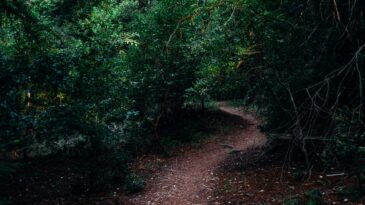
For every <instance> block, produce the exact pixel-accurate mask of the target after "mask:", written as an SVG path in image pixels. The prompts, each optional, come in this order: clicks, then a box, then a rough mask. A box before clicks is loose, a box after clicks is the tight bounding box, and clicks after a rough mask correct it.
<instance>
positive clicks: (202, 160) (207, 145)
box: [128, 102, 266, 205]
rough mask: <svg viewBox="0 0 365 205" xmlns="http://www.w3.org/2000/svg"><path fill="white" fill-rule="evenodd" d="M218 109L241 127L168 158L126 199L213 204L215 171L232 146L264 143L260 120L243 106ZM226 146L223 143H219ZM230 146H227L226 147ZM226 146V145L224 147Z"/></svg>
mask: <svg viewBox="0 0 365 205" xmlns="http://www.w3.org/2000/svg"><path fill="white" fill-rule="evenodd" d="M219 109H220V110H221V111H223V112H225V113H227V114H230V115H235V116H236V118H237V122H235V123H239V124H240V125H241V126H240V127H241V128H239V127H238V128H237V130H234V132H231V134H228V135H220V136H216V137H213V138H212V139H209V140H207V141H206V142H203V145H202V147H201V148H196V149H194V150H191V151H189V152H184V153H182V154H181V155H179V156H176V157H173V158H172V159H169V160H168V161H167V162H166V164H165V166H164V167H163V168H162V170H160V171H158V172H157V173H154V174H153V176H152V177H151V178H150V179H148V180H147V186H146V188H145V191H143V192H141V193H140V194H138V195H135V196H132V197H131V198H129V199H128V204H133V205H144V204H146V205H147V204H150V205H157V204H164V205H165V204H166V205H193V204H195V205H197V204H201V205H203V204H212V203H209V201H210V193H211V191H212V189H213V188H214V182H215V181H216V180H217V177H216V176H215V174H214V173H215V171H216V169H217V168H218V167H219V165H220V163H222V162H223V161H224V160H225V159H226V158H227V157H228V156H229V152H230V150H231V147H230V146H232V147H233V149H235V150H242V151H244V150H247V149H250V148H255V147H260V146H263V145H264V144H265V143H266V137H265V135H264V134H262V133H261V132H260V131H259V130H258V128H257V125H258V124H259V123H260V122H259V120H258V119H257V118H256V117H255V116H254V115H252V114H250V113H246V112H244V111H243V110H244V109H243V108H233V107H231V106H228V105H227V104H226V103H224V102H221V103H219ZM222 145H226V146H222ZM228 145H229V146H228ZM227 147H228V148H227Z"/></svg>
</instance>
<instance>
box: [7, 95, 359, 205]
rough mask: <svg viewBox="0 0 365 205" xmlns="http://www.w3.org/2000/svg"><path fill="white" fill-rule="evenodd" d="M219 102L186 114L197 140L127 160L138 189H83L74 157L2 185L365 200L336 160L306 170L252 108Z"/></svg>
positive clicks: (354, 204)
mask: <svg viewBox="0 0 365 205" xmlns="http://www.w3.org/2000/svg"><path fill="white" fill-rule="evenodd" d="M218 109H219V110H218V111H217V110H214V111H212V112H207V113H205V114H204V115H202V116H200V117H202V118H203V119H204V120H202V121H197V120H196V119H195V120H192V121H191V122H193V124H196V122H199V123H198V124H197V125H198V126H201V129H198V133H200V134H199V135H197V138H198V141H191V140H190V139H191V138H188V139H189V140H190V141H189V140H187V141H186V143H185V144H181V143H180V144H179V143H177V144H175V145H174V146H173V145H171V146H170V147H167V148H168V149H169V150H168V154H169V156H163V155H161V154H154V152H153V153H145V154H144V155H142V156H139V157H138V158H137V159H136V160H135V161H134V162H133V163H132V164H130V165H129V166H130V167H129V168H130V170H131V171H132V172H133V173H135V174H136V175H137V176H142V177H143V178H144V179H145V187H144V188H143V189H142V190H141V192H139V193H135V194H132V195H126V193H125V191H124V190H123V186H124V185H123V184H120V183H118V182H116V183H115V184H113V185H112V186H111V188H109V189H107V190H108V191H105V190H103V189H102V188H101V189H100V191H97V190H96V191H94V192H83V191H82V190H84V188H83V186H84V185H85V184H86V185H87V184H88V183H89V181H88V179H87V178H85V177H84V175H81V174H80V172H82V173H83V170H81V171H80V170H79V168H78V167H79V166H78V164H77V163H76V162H74V161H72V160H64V161H57V160H56V161H55V160H49V161H47V163H44V162H43V161H42V162H40V163H37V162H33V163H32V164H33V165H31V166H29V167H25V168H24V169H22V170H20V171H19V173H18V175H17V176H14V179H12V180H13V181H15V182H17V183H15V184H13V185H10V186H0V193H3V194H5V196H7V197H8V198H10V199H12V201H13V203H11V204H16V205H18V204H30V205H56V204H57V205H153V204H154V205H225V204H234V205H241V204H242V205H264V204H265V205H269V204H270V205H279V204H280V205H281V204H291V205H298V204H316V203H307V202H308V200H309V199H310V198H311V199H319V200H320V201H322V202H323V203H319V204H326V205H327V204H328V205H342V204H346V205H365V196H364V194H363V193H359V192H358V191H356V180H355V178H354V177H353V176H350V175H348V174H347V173H345V172H344V171H343V170H340V169H338V168H336V167H334V168H330V169H329V170H324V169H323V163H321V161H319V163H314V164H313V167H312V168H311V172H310V174H309V176H306V177H304V175H303V173H304V172H303V170H305V168H304V167H305V163H303V160H301V159H300V158H297V157H295V156H293V157H294V158H297V159H296V160H293V161H292V162H290V163H287V162H285V160H284V159H285V155H286V151H287V146H286V145H282V146H277V145H276V146H275V145H274V144H275V143H269V142H268V139H267V137H266V136H265V135H264V134H263V133H261V132H260V130H259V128H258V126H259V125H260V123H261V121H260V118H259V117H258V116H257V115H256V114H254V113H253V112H247V111H245V109H244V108H242V107H233V106H230V104H229V103H224V102H220V103H218ZM198 115H199V114H196V113H194V115H193V116H195V117H196V116H198ZM188 119H190V118H188ZM182 124H183V126H180V127H181V128H180V129H179V128H171V129H172V130H178V131H181V129H183V128H184V127H186V130H187V131H188V132H187V133H186V135H187V136H188V135H189V136H190V135H194V132H195V131H196V130H195V131H193V130H192V129H191V127H190V126H188V125H186V124H184V123H182ZM207 124H208V125H209V126H207ZM211 128H214V129H213V131H212V130H211ZM171 129H170V130H171ZM182 133H185V131H184V132H182ZM189 133H190V134H189ZM209 133H210V134H209ZM169 135H171V133H169ZM205 136H206V137H205ZM179 137H182V136H179ZM170 140H171V139H170ZM151 148H152V147H151ZM315 154H316V155H319V153H315ZM294 158H293V159H294ZM101 180H102V179H101ZM108 183H109V182H108ZM80 187H81V188H80ZM86 187H87V186H86ZM80 190H81V192H80ZM309 201H310V200H309ZM0 202H1V201H0ZM0 204H1V203H0ZM317 204H318V203H317Z"/></svg>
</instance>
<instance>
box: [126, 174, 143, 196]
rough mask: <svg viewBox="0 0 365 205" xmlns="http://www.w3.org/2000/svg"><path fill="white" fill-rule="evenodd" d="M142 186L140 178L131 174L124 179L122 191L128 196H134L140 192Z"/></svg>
mask: <svg viewBox="0 0 365 205" xmlns="http://www.w3.org/2000/svg"><path fill="white" fill-rule="evenodd" d="M144 185H145V181H144V179H143V178H142V177H141V176H139V175H136V174H133V173H131V174H129V175H127V177H126V179H125V185H124V190H125V191H126V193H128V194H134V193H136V192H139V191H141V190H142V189H143V187H144Z"/></svg>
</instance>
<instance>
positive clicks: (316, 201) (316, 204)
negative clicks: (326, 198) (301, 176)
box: [306, 189, 323, 205]
mask: <svg viewBox="0 0 365 205" xmlns="http://www.w3.org/2000/svg"><path fill="white" fill-rule="evenodd" d="M306 195H307V198H308V199H307V202H306V205H322V204H323V199H322V193H321V191H320V190H318V189H313V190H310V191H309V192H308V193H306Z"/></svg>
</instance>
